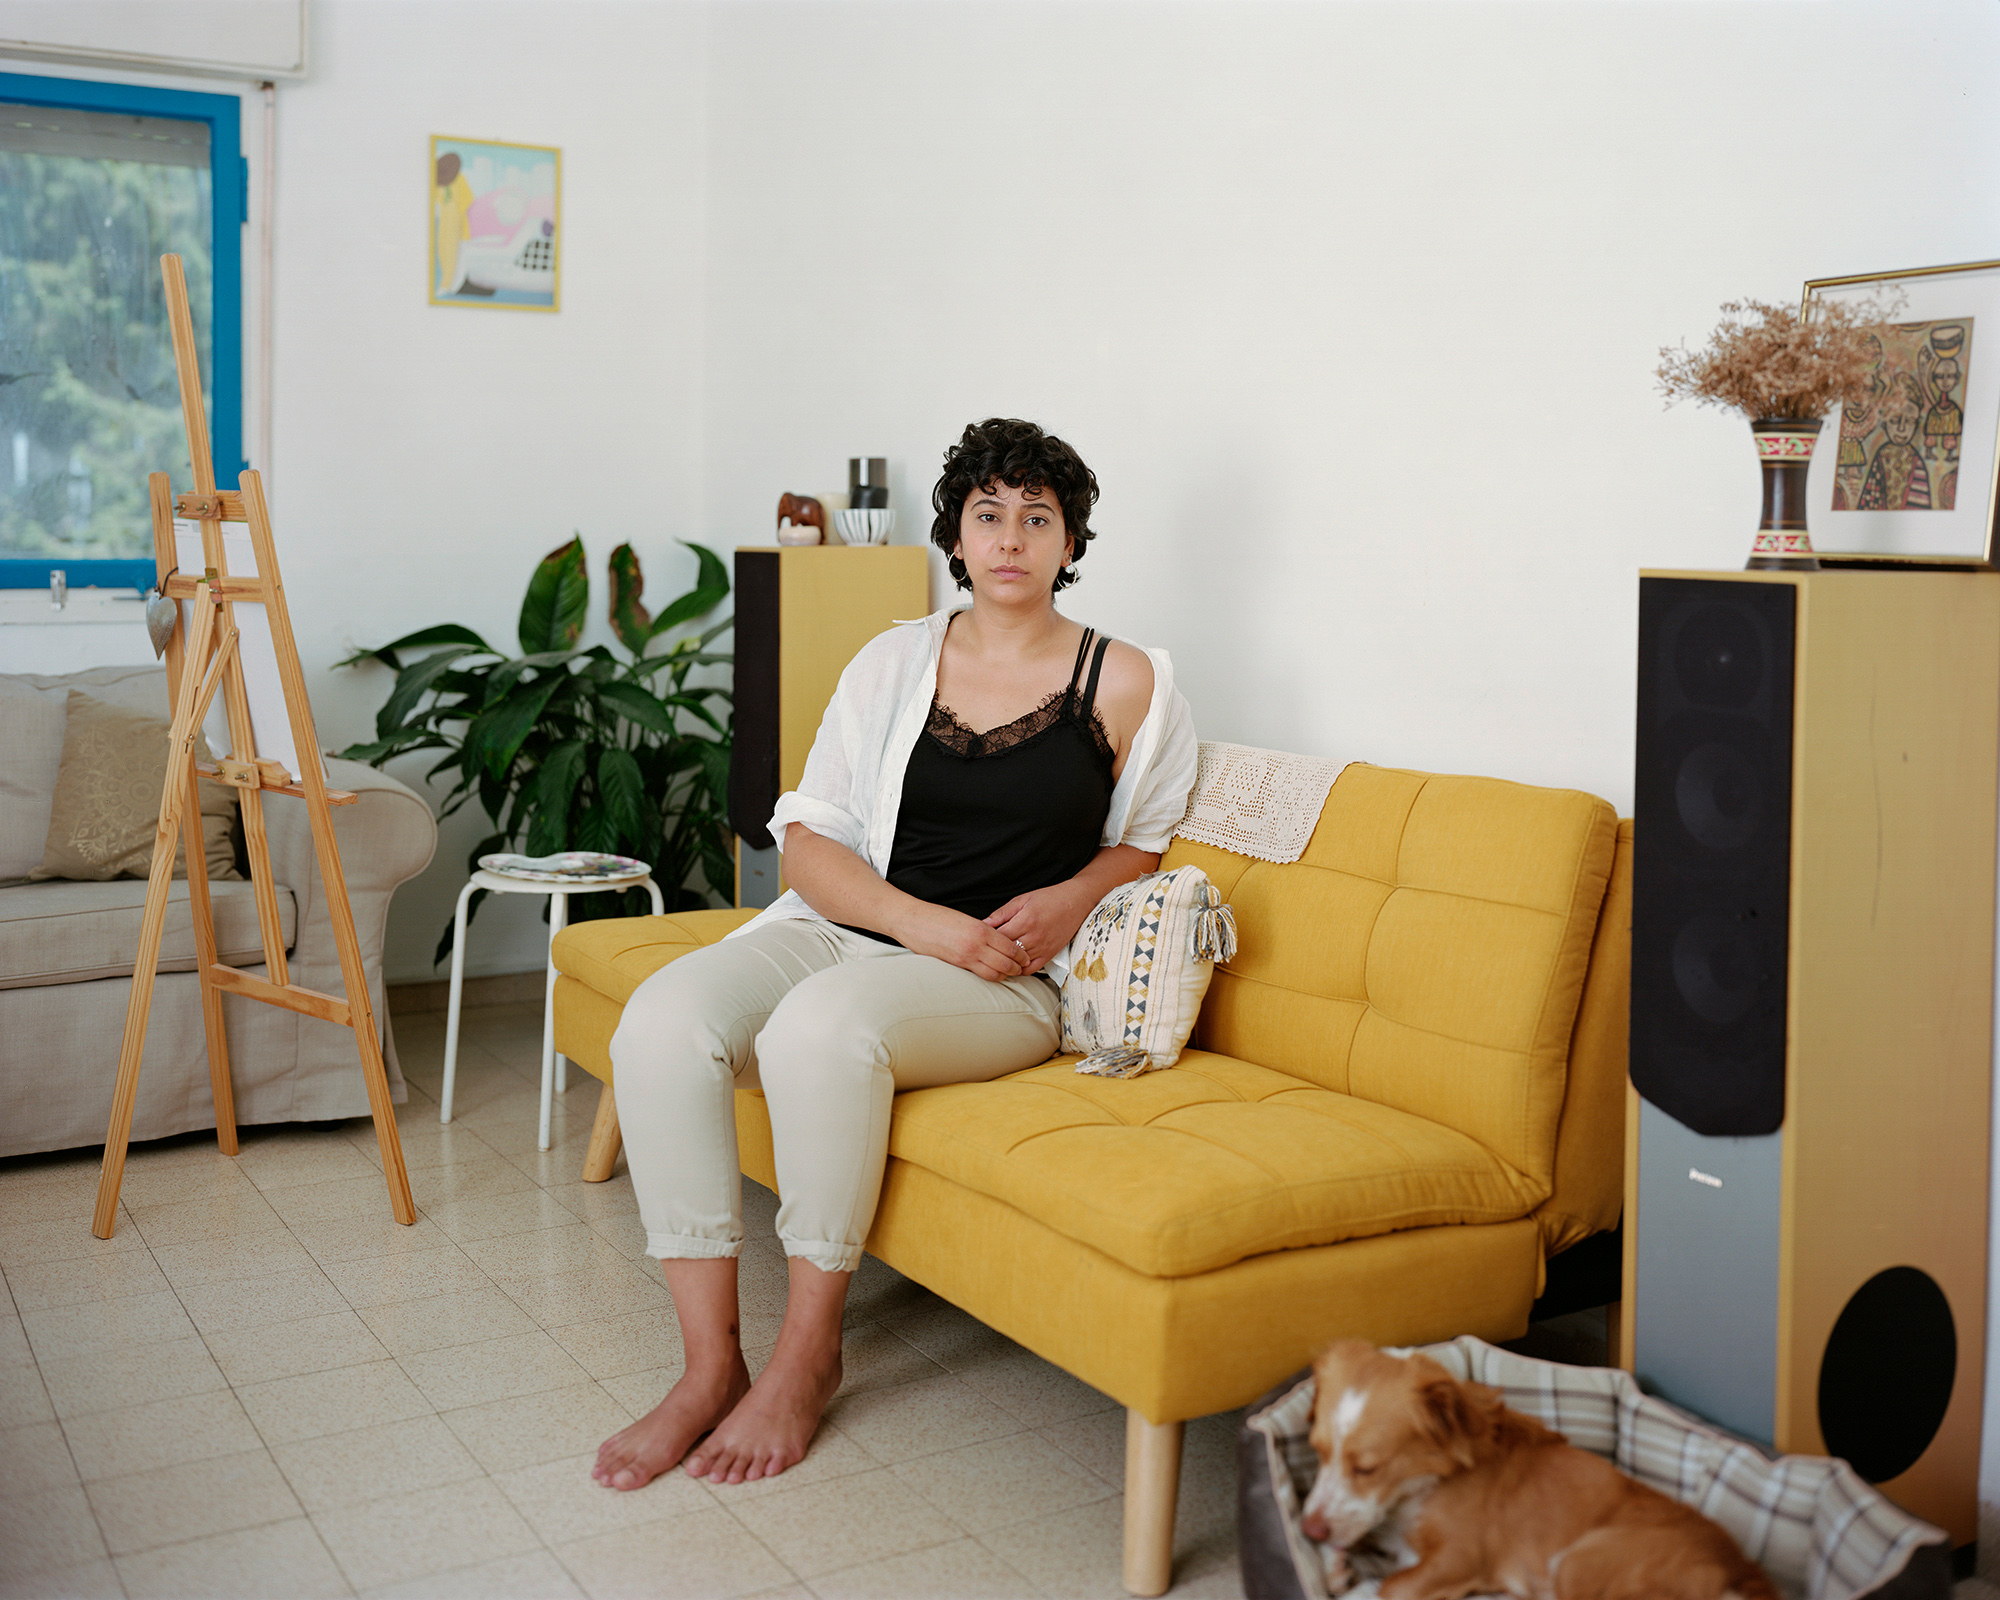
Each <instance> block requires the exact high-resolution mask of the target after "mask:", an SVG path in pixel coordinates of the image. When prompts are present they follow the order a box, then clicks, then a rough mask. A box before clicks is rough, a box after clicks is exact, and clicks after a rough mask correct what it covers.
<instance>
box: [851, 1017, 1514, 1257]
mask: <svg viewBox="0 0 2000 1600" xmlns="http://www.w3.org/2000/svg"><path fill="white" fill-rule="evenodd" d="M1075 1063H1076V1057H1074V1056H1067V1057H1063V1058H1061V1059H1059V1060H1057V1061H1053V1062H1050V1063H1048V1064H1047V1065H1045V1066H1040V1067H1032V1068H1030V1069H1028V1070H1027V1071H1025V1072H1017V1073H1014V1074H1013V1075H1011V1076H1010V1077H1006V1078H1001V1079H997V1080H995V1081H994V1082H991V1083H963V1084H952V1085H949V1086H947V1087H944V1088H937V1089H918V1090H913V1091H911V1092H909V1093H906V1094H901V1095H898V1096H897V1097H896V1103H895V1111H894V1115H893V1120H892V1121H891V1123H890V1129H889V1153H890V1154H891V1155H892V1156H895V1157H898V1158H899V1159H901V1160H904V1161H908V1162H910V1163H912V1164H913V1165H915V1166H920V1167H924V1168H927V1169H929V1170H930V1171H932V1172H935V1173H937V1174H938V1175H939V1176H940V1177H943V1178H947V1179H949V1180H951V1181H952V1182H953V1183H955V1184H958V1185H960V1186H961V1187H963V1188H966V1189H970V1190H973V1191H974V1192H976V1193H979V1194H983V1195H987V1196H990V1197H991V1198H993V1199H995V1200H998V1201H1000V1202H1002V1203H1003V1204H1006V1205H1008V1206H1011V1207H1013V1208H1014V1209H1015V1210H1017V1211H1020V1212H1022V1213H1023V1214H1025V1215H1027V1216H1029V1217H1032V1218H1034V1219H1035V1220H1036V1221H1037V1222H1040V1223H1042V1224H1044V1225H1045V1226H1047V1227H1049V1228H1051V1229H1053V1230H1054V1231H1055V1232H1057V1233H1059V1234H1062V1235H1063V1236H1065V1237H1067V1238H1071V1239H1075V1240H1077V1241H1078V1242H1079V1243H1082V1244H1086V1245H1089V1246H1091V1247H1092V1248H1093V1249H1096V1250H1100V1251H1102V1252H1103V1253H1104V1254H1105V1255H1107V1256H1109V1257H1111V1258H1112V1259H1113V1260H1114V1261H1118V1262H1122V1263H1123V1264H1124V1265H1125V1266H1128V1267H1130V1268H1132V1269H1133V1270H1134V1271H1137V1272H1141V1273H1144V1274H1146V1275H1148V1276H1150V1277H1161V1278H1178V1277H1186V1276H1188V1275H1190V1274H1193V1273H1199V1272H1212V1271H1214V1270H1215V1269H1216V1268H1218V1267H1225V1266H1228V1265H1229V1264H1230V1263H1232V1262H1235V1261H1241V1260H1243V1259H1245V1258H1246V1257H1249V1256H1254V1255H1260V1254H1262V1253H1264V1252H1265V1251H1269V1250H1290V1249H1297V1248H1300V1247H1302V1246H1308V1245H1324V1244H1333V1243H1336V1242H1338V1241H1339V1240H1342V1239H1359V1238H1366V1237H1369V1236H1371V1235H1375V1234H1383V1233H1393V1232H1396V1231H1399V1230H1401V1229H1405V1228H1420V1227H1429V1226H1433V1225H1436V1224H1440V1223H1453V1222H1457V1223H1465V1222H1472V1223H1488V1222H1505V1221H1510V1220H1512V1219H1514V1218H1518V1217H1524V1216H1526V1215H1527V1214H1528V1213H1529V1212H1530V1211H1531V1210H1533V1208H1534V1207H1535V1205H1536V1204H1537V1203H1539V1201H1540V1200H1541V1199H1542V1197H1543V1195H1544V1194H1545V1193H1546V1189H1545V1187H1544V1186H1540V1185H1537V1184H1536V1183H1534V1182H1533V1181H1532V1180H1530V1179H1528V1178H1527V1177H1525V1176H1524V1175H1523V1174H1521V1173H1519V1172H1517V1171H1515V1170H1513V1169H1511V1168H1509V1167H1508V1166H1507V1164H1506V1163H1505V1162H1503V1161H1500V1160H1499V1159H1498V1158H1496V1157H1495V1156H1494V1155H1493V1153H1492V1152H1491V1151H1490V1150H1488V1149H1487V1148H1486V1147H1485V1146H1484V1145H1482V1144H1480V1143H1479V1141H1478V1140H1476V1139H1472V1138H1469V1137H1467V1136H1466V1135H1465V1134H1462V1133H1459V1132H1457V1131H1455V1130H1453V1129H1451V1128H1447V1127H1443V1126H1440V1125H1439V1124H1437V1123H1435V1122H1430V1121H1426V1120H1425V1119H1424V1118H1421V1117H1416V1116H1412V1115H1410V1114H1409V1113H1408V1112H1405V1111H1398V1110H1396V1109H1395V1108H1393V1107H1391V1106H1385V1105H1379V1104H1372V1103H1370V1102H1369V1101H1366V1100H1361V1099H1358V1098H1356V1097H1355V1096H1353V1095H1345V1094H1337V1093H1334V1092H1333V1091H1331V1090H1328V1089H1323V1088H1321V1087H1319V1086H1318V1085H1317V1084H1311V1083H1306V1082H1303V1081H1301V1080H1300V1079H1298V1078H1294V1077H1289V1076H1287V1075H1286V1074H1284V1073H1281V1072H1273V1071H1272V1070H1270V1069H1269V1068H1268V1067H1260V1066H1255V1065H1253V1064H1252V1063H1250V1062H1247V1061H1239V1060H1235V1059H1232V1058H1231V1057H1228V1056H1220V1055H1214V1054H1211V1053H1208V1052H1206V1051H1189V1052H1188V1053H1187V1054H1185V1055H1183V1056H1182V1057H1181V1060H1180V1064H1179V1065H1178V1066H1176V1067H1174V1068H1173V1070H1172V1071H1169V1072H1154V1073H1148V1074H1146V1075H1144V1076H1142V1077H1139V1078H1133V1079H1129V1080H1128V1079H1114V1078H1094V1077H1080V1076H1078V1074H1077V1073H1076V1071H1075V1070H1074V1069H1075ZM1163 1178H1165V1179H1166V1180H1167V1181H1162V1180H1163Z"/></svg>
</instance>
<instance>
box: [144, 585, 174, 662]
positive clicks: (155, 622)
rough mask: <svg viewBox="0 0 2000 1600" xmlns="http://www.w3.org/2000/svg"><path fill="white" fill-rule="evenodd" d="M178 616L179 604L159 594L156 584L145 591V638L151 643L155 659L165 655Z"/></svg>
mask: <svg viewBox="0 0 2000 1600" xmlns="http://www.w3.org/2000/svg"><path fill="white" fill-rule="evenodd" d="M179 616H180V605H179V603H178V602H177V601H174V600H171V599H169V598H168V597H167V596H166V595H164V594H162V593H160V586H159V585H158V584H154V585H153V587H152V588H150V589H148V590H147V591H146V637H147V638H149V639H151V640H152V641H153V655H154V656H155V658H157V657H160V656H163V655H165V654H166V653H167V646H168V644H169V643H171V642H172V640H173V637H174V623H175V621H176V620H177V619H178V618H179Z"/></svg>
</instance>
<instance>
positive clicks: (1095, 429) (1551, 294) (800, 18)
mask: <svg viewBox="0 0 2000 1600" xmlns="http://www.w3.org/2000/svg"><path fill="white" fill-rule="evenodd" d="M713 29H714V32H713V58H712V59H713V66H712V69H711V71H712V76H711V81H710V86H709V103H710V107H711V112H710V135H709V137H710V140H711V154H710V166H709V174H710V175H709V185H710V209H709V222H708V260H709V274H708V276H709V284H710V290H709V298H708V306H709V313H708V315H709V336H708V340H709V342H708V365H707V391H706V392H707V396H708V431H707V453H706V458H705V459H706V474H705V476H706V480H707V484H708V491H709V495H710V501H711V504H712V505H713V506H714V507H715V509H716V512H717V514H718V517H719V518H720V519H722V520H724V521H727V522H729V523H732V524H738V523H740V524H742V525H746V526H750V525H754V523H755V520H756V518H757V517H758V516H759V515H760V514H768V513H767V512H766V509H765V508H766V503H767V502H768V501H769V500H770V498H771V496H772V493H773V491H774V490H775V489H777V488H783V487H791V486H794V485H804V484H810V483H814V482H825V481H829V476H828V475H829V473H830V472H833V471H836V470H837V462H836V458H844V457H845V456H847V455H849V454H853V453H855V452H857V451H858V450H860V449H862V448H864V447H865V448H866V449H868V450H869V451H871V452H873V453H877V454H887V455H888V456H890V457H891V459H892V462H893V463H894V468H893V469H892V470H896V469H900V473H901V478H900V480H899V482H898V484H897V488H898V490H899V494H898V499H899V503H900V504H901V506H902V508H903V511H904V515H905V517H906V518H913V517H914V515H915V513H916V512H917V511H918V510H919V509H920V508H921V507H922V505H923V497H924V496H925V495H927V493H928V490H929V486H930V482H931V478H932V476H934V473H935V464H936V461H937V458H938V455H939V453H940V452H941V451H942V449H943V448H944V446H945V445H946V444H947V443H949V442H950V440H951V439H952V438H953V437H954V436H955V434H956V432H957V430H958V428H959V427H960V426H961V425H962V424H963V423H965V422H966V421H967V420H970V419H971V418H973V417H976V416H983V415H987V414H989V413H993V412H1000V413H1017V414H1021V415H1025V416H1029V417H1033V418H1036V419H1038V420H1040V421H1043V422H1044V423H1046V424H1047V425H1049V426H1051V427H1053V428H1055V429H1056V430H1058V431H1060V432H1061V433H1062V434H1063V435H1064V436H1065V437H1066V438H1068V439H1069V440H1071V442H1073V443H1074V444H1076V445H1077V446H1078V448H1079V449H1081V450H1082V452H1083V453H1084V456H1085V458H1086V459H1087V460H1088V461H1090V462H1091V464H1092V465H1093V466H1094V468H1095V469H1096V471H1097V472H1098V474H1099V477H1100V478H1101V480H1102V482H1103V485H1104V499H1103V501H1102V503H1101V508H1100V512H1099V516H1098V518H1097V521H1098V524H1099V526H1100V528H1101V540H1100V543H1099V544H1098V545H1097V546H1096V547H1095V548H1094V549H1093V550H1092V551H1091V554H1090V556H1089V558H1088V560H1087V561H1086V563H1085V566H1084V569H1083V570H1084V574H1085V578H1084V582H1083V584H1082V585H1081V586H1080V587H1079V589H1078V590H1077V591H1076V593H1075V596H1074V598H1073V600H1071V601H1069V602H1068V609H1070V610H1072V611H1073V612H1074V613H1075V614H1077V615H1080V616H1083V617H1086V618H1088V619H1090V620H1093V621H1096V622H1099V623H1101V624H1103V625H1106V626H1109V627H1112V628H1114V629H1117V630H1120V631H1123V632H1128V633H1130V634H1131V635H1133V636H1135V637H1138V638H1140V639H1143V640H1146V641H1149V642H1152V643H1156V644H1163V645H1166V646H1167V647H1168V648H1170V649H1171V650H1172V651H1173V652H1174V656H1175V660H1176V663H1177V666H1178V669H1179V673H1180V676H1181V680H1182V682H1183V685H1184V687H1185V688H1186V690H1187V692H1188V695H1189V697H1190V699H1191V700H1192V701H1193V703H1194V707H1195V711H1196V713H1197V721H1198V724H1199V726H1200V729H1201V732H1202V733H1203V735H1204V736H1205V737H1210V738H1223V739H1233V740H1239V741H1242V742H1247V743H1253V744H1264V745H1276V746H1280V747H1284V748H1296V749H1304V750H1312V751H1321V752H1326V753H1330V754H1336V755H1341V756H1350V757H1361V758H1366V759H1369V760H1374V761H1382V762H1397V763H1408V764H1411V765H1416V766H1421V767H1430V768H1445V769H1457V770H1465V771H1473V772H1489V773H1497V774H1501V775H1505V776H1510V777H1516V778H1522V779H1527V780H1532V781H1535V782H1543V783H1555V784H1573V785H1577V786H1580V787H1583V788H1587V789H1591V790H1594V791H1596V792H1599V793H1601V794H1604V795H1606V796H1607V797H1609V798H1611V799H1612V800H1613V801H1614V802H1616V803H1617V804H1618V805H1619V806H1620V807H1621V808H1627V807H1629V805H1630V799H1631V752H1632V715H1631V697H1632V669H1631V662H1632V660H1633V655H1634V649H1635V644H1636V634H1635V628H1636V605H1635V601H1636V584H1635V582H1634V573H1635V571H1636V569H1637V568H1639V567H1641V566H1643V565H1660V564H1674V565H1687V566H1696V567H1707V566H1734V565H1740V564H1741V562H1742V560H1743V558H1744V557H1745V555H1747V553H1748V549H1749V542H1750V535H1751V532H1752V530H1753V528H1754V526H1755V523H1756V516H1757V471H1756V467H1755V463H1754V460H1753V456H1752V451H1751V447H1750V442H1749V440H1748V438H1747V436H1746V435H1747V430H1746V429H1745V427H1744V426H1743V424H1742V422H1741V421H1740V420H1737V419H1735V418H1733V417H1724V416H1722V415H1719V414H1717V413H1713V412H1694V411H1688V410H1685V409H1682V410H1676V411H1674V412H1670V413H1666V414H1664V415H1663V414H1662V412H1661V409H1660V403H1659V401H1658V399H1657V398H1656V397H1655V395H1654V393H1653V390H1652V381H1651V369H1652V367H1653V365H1654V364H1655V360H1656V351H1657V348H1658V347H1659V346H1660V345H1661V344H1664V343H1668V342H1672V341H1677V340H1679V339H1680V338H1681V337H1682V336H1684V335H1685V336H1688V337H1690V338H1691V339H1697V340H1698V339H1699V338H1700V337H1703V336H1705V335H1706V333H1707V331H1708V329H1709V328H1710V327H1711V326H1712V325H1713V324H1714V322H1715V320H1716V307H1717V305H1718V303H1719V302H1721V301H1723V300H1725V299H1729V298H1732V297H1735V296H1738V295H1743V294H1754V295H1759V296H1762V297H1766V298H1773V299H1777V298H1786V297H1792V296H1796V295H1797V294H1798V292H1799V287H1800V284H1801V282H1802V281H1803V280H1804V279H1805V278H1807V277H1809V276H1822V275H1826V274H1832V273H1843V272H1851V271H1862V270H1871V269H1876V268H1882V269H1889V268H1896V267H1901V266H1914V265H1918V264H1921V263H1927V262H1941V261H1953V260H1963V259H1967V258H1976V257H1979V256H1986V255H1992V254H1994V253H1995V251H1994V246H1995V238H1994V210H1993V206H1992V203H1991V199H1990V196H1991V195H1992V194H1993V193H1994V192H1995V191H1996V182H2000V101H1996V98H1995V96H1994V95H1993V94H1992V92H1991V84H1992V83H1993V81H1994V77H1995V73H1996V69H2000V11H1996V9H1995V8H1994V7H1993V6H1992V5H1991V4H1989V3H1985V0H1962V3H1950V4H1937V5H1923V4H1896V5H1890V4H1886V3H1876V4H1871V5H1834V4H1816V5H1803V6H1801V5H1766V4H1749V5H1710V6H1691V5H1671V6H1648V5H1622V4H1583V5H1574V4H1573V5H1560V4H1552V5H1513V4H1474V5H1446V4H1402V5H1338V4H1321V5H1295V4H1267V5H1266V4H1253V5H1239V4H1195V5H1164V4H1147V5H1129V4H1090V5H1083V4H1077V5H1053V6H1036V5H1029V4H1020V3H1003V4H963V5H933V4H923V3H917V4H868V5H827V4H817V3H803V4H759V5H723V6H719V7H718V8H717V9H716V11H715V13H714V24H713ZM1947 40H1949V41H1950V47H1949V48H1948V49H1943V48H1940V46H1941V44H1942V42H1943V41H1947ZM1857 108H1866V111H1865V115H1864V114H1862V113H1861V112H1860V111H1858V110H1857ZM1891 197H1893V198H1891ZM803 239H811V240H816V241H819V242H821V244H822V245H823V248H820V249H815V250H811V251H806V250H800V249H797V248H787V245H788V242H790V241H799V240H803ZM788 372H789V373H805V374H810V375H811V380H812V381H810V382H809V383H803V384H800V385H798V386H796V387H792V388H790V389H788V388H787V387H786V386H785V385H784V382H783V378H784V374H786V373H788ZM921 520H922V521H923V522H924V523H926V524H927V523H928V516H925V517H923V518H921ZM908 536H909V537H921V534H920V533H911V534H909V535H908ZM898 537H899V538H902V537H905V535H904V534H903V533H901V532H899V534H898Z"/></svg>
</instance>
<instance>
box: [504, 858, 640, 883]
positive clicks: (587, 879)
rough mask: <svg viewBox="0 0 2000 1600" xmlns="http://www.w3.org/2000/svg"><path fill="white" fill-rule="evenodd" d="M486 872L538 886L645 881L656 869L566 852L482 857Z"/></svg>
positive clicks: (631, 861)
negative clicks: (615, 880)
mask: <svg viewBox="0 0 2000 1600" xmlns="http://www.w3.org/2000/svg"><path fill="white" fill-rule="evenodd" d="M479 866H480V869H481V870H482V871H485V872H493V873H498V874H499V875H500V876H501V877H503V878H526V879H528V880H530V881H531V882H534V883H605V882H609V881H610V880H611V879H613V878H643V877H644V876H645V875H646V874H647V873H649V872H651V871H652V870H653V869H652V868H651V867H649V866H648V865H647V864H646V863H645V862H643V861H635V860H633V859H632V857H630V856H611V855H605V854H604V853H603V852H602V851H599V850H563V851H560V852H558V853H557V854H555V855H552V856H515V855H491V856H481V857H480V858H479Z"/></svg>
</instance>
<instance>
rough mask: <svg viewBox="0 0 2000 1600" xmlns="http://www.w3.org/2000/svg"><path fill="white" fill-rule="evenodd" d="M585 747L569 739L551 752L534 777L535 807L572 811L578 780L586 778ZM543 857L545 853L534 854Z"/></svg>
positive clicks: (577, 740)
mask: <svg viewBox="0 0 2000 1600" xmlns="http://www.w3.org/2000/svg"><path fill="white" fill-rule="evenodd" d="M584 754H585V746H584V743H583V741H582V740H581V739H567V740H565V741H563V743H561V744H559V745H557V746H556V747H555V748H554V749H553V750H551V751H550V752H549V755H548V759H547V760H546V761H544V762H543V763H542V770H541V771H540V772H539V773H538V774H537V775H536V777H535V804H536V805H538V806H541V807H542V808H543V809H545V810H548V811H563V812H566V811H568V810H569V802H570V797H571V796H572V795H573V794H574V793H575V792H576V784H577V780H578V779H579V778H580V777H582V776H583V760H584ZM530 853H531V854H534V855H543V854H546V853H547V852H545V851H540V850H537V851H532V852H530Z"/></svg>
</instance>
